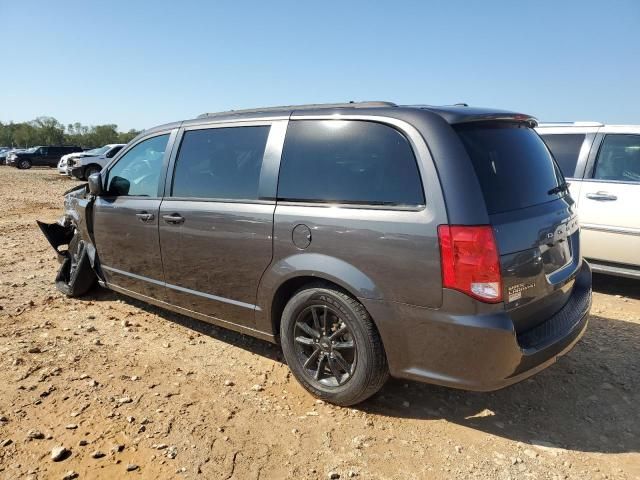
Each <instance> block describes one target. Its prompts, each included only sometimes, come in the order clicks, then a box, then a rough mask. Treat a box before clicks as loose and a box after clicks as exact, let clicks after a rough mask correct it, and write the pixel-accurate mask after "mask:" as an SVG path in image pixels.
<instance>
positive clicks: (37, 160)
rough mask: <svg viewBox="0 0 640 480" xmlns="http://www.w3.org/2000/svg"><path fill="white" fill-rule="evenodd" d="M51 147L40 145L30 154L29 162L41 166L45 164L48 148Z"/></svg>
mask: <svg viewBox="0 0 640 480" xmlns="http://www.w3.org/2000/svg"><path fill="white" fill-rule="evenodd" d="M50 149H51V147H40V148H39V149H38V150H36V151H35V152H34V154H33V155H31V163H32V165H34V166H38V167H40V166H42V165H46V161H47V157H48V155H49V150H50Z"/></svg>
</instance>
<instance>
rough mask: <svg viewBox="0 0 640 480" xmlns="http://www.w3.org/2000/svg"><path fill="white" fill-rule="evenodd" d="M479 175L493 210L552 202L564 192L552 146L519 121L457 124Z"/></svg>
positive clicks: (486, 199)
mask: <svg viewBox="0 0 640 480" xmlns="http://www.w3.org/2000/svg"><path fill="white" fill-rule="evenodd" d="M455 128H456V131H457V132H458V135H459V136H460V139H461V140H462V143H463V144H464V147H465V149H466V150H467V153H468V154H469V157H470V158H471V162H472V163H473V167H474V169H475V171H476V175H477V176H478V180H479V182H480V186H481V188H482V192H483V194H484V198H485V202H486V205H487V211H488V212H489V214H493V213H499V212H506V211H509V210H517V209H520V208H525V207H529V206H532V205H537V204H539V203H544V202H548V201H550V200H553V199H555V198H557V197H558V195H563V194H564V193H563V192H561V193H558V194H551V193H549V191H550V190H551V189H553V188H554V187H557V186H558V185H560V184H561V183H562V182H563V179H562V175H561V173H560V171H559V170H558V168H557V167H556V164H555V162H554V161H553V158H552V157H551V155H550V154H549V150H548V149H547V147H546V146H545V144H544V142H543V141H542V139H541V138H540V137H539V136H538V135H537V134H536V133H535V132H534V131H533V130H532V129H531V128H528V127H525V126H519V125H516V124H490V123H487V124H475V125H464V126H462V125H461V126H456V127H455Z"/></svg>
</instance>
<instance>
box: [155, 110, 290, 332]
mask: <svg viewBox="0 0 640 480" xmlns="http://www.w3.org/2000/svg"><path fill="white" fill-rule="evenodd" d="M285 130H286V121H274V122H272V121H262V122H250V123H232V124H208V125H205V126H194V127H189V128H185V129H184V131H183V133H182V135H181V139H180V147H179V150H178V153H177V155H176V156H175V158H174V159H173V160H172V164H171V166H170V171H171V172H172V175H171V176H170V178H167V184H166V192H167V196H166V197H165V199H164V201H163V202H162V205H161V207H160V224H159V225H160V245H161V248H162V258H163V264H164V269H165V270H164V271H165V279H166V284H167V285H166V286H167V295H168V300H169V302H170V303H172V304H174V305H177V306H179V307H182V308H185V309H187V310H190V311H192V312H196V313H198V314H201V315H203V316H205V317H209V318H212V319H215V320H222V321H225V322H230V323H233V324H236V325H241V326H244V327H249V328H251V327H253V326H254V322H255V320H254V316H255V315H254V311H255V308H256V306H255V304H256V294H257V287H258V282H259V280H260V277H261V276H262V273H263V272H264V270H265V269H266V268H267V266H268V265H269V263H270V262H271V256H272V229H273V213H274V209H275V195H276V183H277V162H278V161H279V159H280V152H281V149H282V142H283V138H284V132H285Z"/></svg>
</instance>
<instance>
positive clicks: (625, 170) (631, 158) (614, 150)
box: [593, 135, 640, 182]
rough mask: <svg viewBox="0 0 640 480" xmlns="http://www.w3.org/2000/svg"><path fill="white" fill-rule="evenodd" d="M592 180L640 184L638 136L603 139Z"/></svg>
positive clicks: (609, 136)
mask: <svg viewBox="0 0 640 480" xmlns="http://www.w3.org/2000/svg"><path fill="white" fill-rule="evenodd" d="M593 178H595V179H598V180H615V181H621V182H640V135H607V136H606V137H604V141H603V142H602V146H601V147H600V152H599V153H598V159H597V160H596V169H595V172H594V175H593Z"/></svg>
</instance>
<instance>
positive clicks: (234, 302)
mask: <svg viewBox="0 0 640 480" xmlns="http://www.w3.org/2000/svg"><path fill="white" fill-rule="evenodd" d="M101 267H102V268H103V269H105V270H108V271H110V272H114V273H118V274H120V275H125V276H127V277H131V278H135V279H136V280H141V281H144V282H149V283H153V284H155V285H161V286H164V287H167V288H171V289H172V290H178V291H180V292H184V293H189V294H191V295H197V296H199V297H205V298H208V299H210V300H215V301H218V302H222V303H229V304H231V305H235V306H237V307H243V308H248V309H250V310H256V311H260V310H261V308H260V307H258V306H257V305H253V304H251V303H245V302H240V301H238V300H233V299H231V298H225V297H219V296H217V295H211V294H210V293H204V292H200V291H198V290H191V289H190V288H185V287H181V286H179V285H172V284H170V283H166V282H163V281H160V280H156V279H153V278H149V277H144V276H142V275H137V274H135V273H131V272H125V271H124V270H120V269H117V268H113V267H109V266H107V265H101ZM107 285H108V286H109V287H110V288H111V287H115V286H117V285H113V284H112V283H108V284H107ZM119 288H122V287H119ZM158 301H160V300H158ZM179 308H182V307H179Z"/></svg>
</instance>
